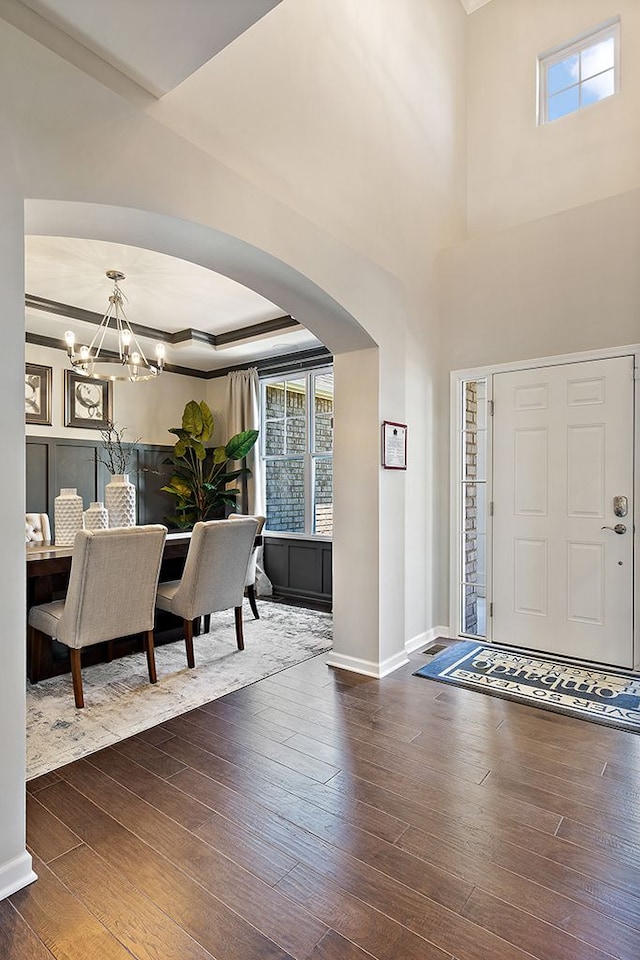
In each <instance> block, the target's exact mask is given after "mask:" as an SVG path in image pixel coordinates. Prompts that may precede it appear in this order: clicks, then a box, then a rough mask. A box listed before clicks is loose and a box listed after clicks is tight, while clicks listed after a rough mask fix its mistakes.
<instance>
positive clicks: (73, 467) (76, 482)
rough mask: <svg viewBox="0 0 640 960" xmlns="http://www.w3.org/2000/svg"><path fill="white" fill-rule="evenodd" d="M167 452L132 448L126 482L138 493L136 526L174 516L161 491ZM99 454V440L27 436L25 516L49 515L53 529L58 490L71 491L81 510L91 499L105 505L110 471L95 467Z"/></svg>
mask: <svg viewBox="0 0 640 960" xmlns="http://www.w3.org/2000/svg"><path fill="white" fill-rule="evenodd" d="M171 449H172V448H171V446H166V447H164V446H159V445H155V444H145V443H138V444H137V445H136V449H135V451H134V457H133V461H132V465H131V468H130V470H129V479H130V480H131V482H132V483H134V484H135V485H136V488H137V492H138V496H137V511H138V517H137V520H138V523H166V522H167V517H168V516H170V515H171V514H172V513H173V500H172V498H171V497H169V496H168V495H167V494H166V493H162V492H161V490H160V487H162V486H163V485H164V484H165V483H166V482H167V478H168V476H169V473H170V467H167V466H165V465H164V464H163V463H162V461H163V460H164V459H165V457H167V456H168V454H169V453H170V452H171ZM102 454H103V451H102V447H101V444H100V441H99V440H97V441H95V442H93V441H92V440H73V439H71V440H69V439H67V438H66V437H65V438H61V437H51V438H49V437H27V449H26V502H27V506H26V509H27V512H28V513H48V514H49V518H50V520H51V525H52V528H53V526H54V500H55V498H56V497H57V495H58V493H59V492H60V489H61V488H62V487H75V488H76V489H77V491H78V493H79V494H80V496H81V497H82V499H83V500H84V506H85V509H86V508H87V507H88V506H89V503H90V502H91V501H93V500H104V488H105V484H106V483H107V482H108V480H109V472H108V470H107V468H106V467H105V466H104V465H103V464H102V463H101V462H100V457H101V456H102ZM54 536H55V531H54Z"/></svg>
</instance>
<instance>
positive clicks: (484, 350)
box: [439, 190, 640, 616]
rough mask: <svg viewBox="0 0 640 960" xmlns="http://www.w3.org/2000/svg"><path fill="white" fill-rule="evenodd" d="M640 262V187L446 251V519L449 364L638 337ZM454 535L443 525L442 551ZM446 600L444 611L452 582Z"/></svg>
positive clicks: (504, 359)
mask: <svg viewBox="0 0 640 960" xmlns="http://www.w3.org/2000/svg"><path fill="white" fill-rule="evenodd" d="M639 263H640V190H633V191H631V192H630V193H626V194H623V195H620V196H614V197H610V198H609V199H606V200H599V201H596V202H594V203H589V204H585V205H584V206H581V207H578V208H574V209H571V210H566V211H564V212H562V213H557V214H554V215H553V216H549V217H544V218H543V219H538V220H534V221H531V222H529V223H524V224H521V225H519V226H516V227H513V228H512V229H510V230H503V231H500V232H497V233H494V234H491V235H488V236H482V237H474V238H472V239H470V240H469V241H467V242H466V243H464V244H460V245H458V246H456V247H454V248H451V249H449V250H447V251H444V252H443V254H442V256H441V283H442V290H443V330H444V332H445V338H444V342H443V357H442V360H443V374H444V376H443V380H442V385H441V390H440V405H441V410H442V415H441V417H440V424H441V437H440V449H441V458H440V464H441V468H442V473H441V482H440V486H439V500H440V503H441V505H442V506H441V514H442V516H443V517H444V518H446V522H447V523H448V517H449V486H448V464H449V427H448V423H449V412H448V396H449V383H448V378H447V377H446V373H447V371H449V370H459V369H465V368H469V367H474V366H481V365H485V364H497V363H508V362H511V361H515V360H530V359H536V358H542V357H549V356H556V355H562V354H567V353H577V352H582V351H587V350H596V349H601V348H606V347H615V346H623V345H628V344H636V343H638V342H640V271H639V270H638V264H639ZM446 534H447V530H446V525H444V527H443V530H442V535H441V541H440V542H441V544H442V549H443V553H442V556H443V559H444V556H445V553H446V542H447V541H446ZM443 586H444V583H443ZM439 609H440V610H441V611H442V615H443V616H444V615H445V611H446V610H447V591H446V589H443V591H442V593H441V595H440V598H439Z"/></svg>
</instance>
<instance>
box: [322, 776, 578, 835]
mask: <svg viewBox="0 0 640 960" xmlns="http://www.w3.org/2000/svg"><path fill="white" fill-rule="evenodd" d="M489 776H490V775H489ZM355 778H358V779H360V780H365V781H369V782H370V783H372V784H374V785H375V786H378V787H382V788H384V789H386V790H390V791H392V792H394V793H397V794H399V795H400V796H401V797H404V798H405V799H407V800H413V801H415V802H416V803H422V804H425V805H426V806H429V807H432V808H434V809H436V810H438V809H440V810H448V811H451V812H453V813H454V815H460V816H465V815H468V816H469V815H471V814H472V812H473V809H474V808H475V809H478V810H483V811H487V812H488V813H490V815H492V816H494V817H498V816H500V815H501V814H502V816H504V817H507V818H509V819H510V820H514V821H515V822H516V823H523V824H525V825H529V826H532V827H534V828H535V829H536V830H540V831H542V832H543V833H550V834H554V833H555V832H556V830H557V829H558V827H559V825H560V821H561V820H562V814H561V813H558V812H555V811H553V810H550V809H545V808H544V807H540V806H537V805H536V804H535V803H534V802H532V801H531V800H530V799H524V798H522V797H520V796H516V795H511V794H507V793H506V792H505V793H502V792H501V791H500V790H499V789H497V790H496V789H493V788H489V787H487V785H486V781H485V782H483V783H482V785H480V786H477V785H475V784H472V783H466V784H463V785H460V786H459V787H458V789H457V790H451V789H450V786H449V785H448V784H447V782H446V780H444V781H440V782H437V783H436V785H435V786H434V785H432V784H429V783H426V782H421V783H416V781H414V780H411V779H410V778H408V777H403V776H401V775H400V774H398V773H396V774H394V775H393V776H390V775H389V771H388V770H385V769H383V768H382V767H379V766H377V764H375V763H369V762H368V761H362V760H357V759H356V760H354V761H353V762H352V763H351V764H350V769H349V772H348V773H346V772H345V771H344V770H343V771H342V772H341V773H339V774H337V775H336V776H335V777H334V778H333V779H332V780H331V785H332V786H336V787H338V788H343V789H346V788H348V785H352V784H353V781H354V779H355ZM434 779H435V778H434Z"/></svg>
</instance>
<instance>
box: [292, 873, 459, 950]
mask: <svg viewBox="0 0 640 960" xmlns="http://www.w3.org/2000/svg"><path fill="white" fill-rule="evenodd" d="M279 886H280V887H281V889H282V890H283V891H284V892H285V893H286V894H287V896H290V897H291V898H292V899H293V900H295V901H296V902H298V903H300V904H301V905H303V906H306V907H307V909H309V910H311V909H313V911H314V912H315V913H316V914H317V915H318V916H320V917H321V918H323V919H324V922H325V923H326V924H327V925H328V926H330V927H331V928H332V929H333V930H335V931H336V932H337V933H339V934H340V935H341V936H343V937H345V939H347V940H350V941H351V942H353V943H355V944H356V945H357V946H359V947H361V948H362V949H363V950H365V951H368V952H369V953H371V955H372V956H374V957H377V958H378V960H398V958H399V957H402V960H451V955H450V954H448V953H446V952H445V951H443V950H440V949H439V947H436V946H435V945H434V944H432V943H429V942H428V941H427V940H424V939H423V938H422V937H418V936H417V935H416V934H414V933H412V932H411V931H410V930H407V929H406V927H403V926H402V924H399V923H397V922H396V921H394V920H391V919H390V918H389V917H387V916H385V915H384V914H383V913H380V912H379V911H377V910H374V909H373V908H372V907H369V906H367V904H365V903H362V901H360V900H358V899H357V898H356V897H352V896H350V895H349V894H347V893H345V891H344V890H343V889H341V888H340V887H338V886H337V885H336V884H334V883H330V882H329V881H327V880H324V879H323V878H321V877H318V876H317V875H314V874H313V873H312V871H311V870H309V869H308V868H306V867H296V868H295V870H292V871H291V873H290V874H289V875H288V876H287V877H285V879H284V880H281V881H280V884H279Z"/></svg>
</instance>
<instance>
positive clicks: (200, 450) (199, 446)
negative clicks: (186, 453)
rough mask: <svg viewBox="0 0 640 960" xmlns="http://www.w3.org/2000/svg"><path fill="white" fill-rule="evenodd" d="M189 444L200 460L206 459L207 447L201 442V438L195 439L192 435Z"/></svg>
mask: <svg viewBox="0 0 640 960" xmlns="http://www.w3.org/2000/svg"><path fill="white" fill-rule="evenodd" d="M187 445H188V446H190V447H191V449H192V450H193V452H194V453H195V455H196V457H197V458H198V460H204V459H205V458H206V456H207V451H206V448H205V446H204V444H203V443H200V441H199V440H194V439H193V437H192V438H191V439H189V440H188V441H187Z"/></svg>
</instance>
